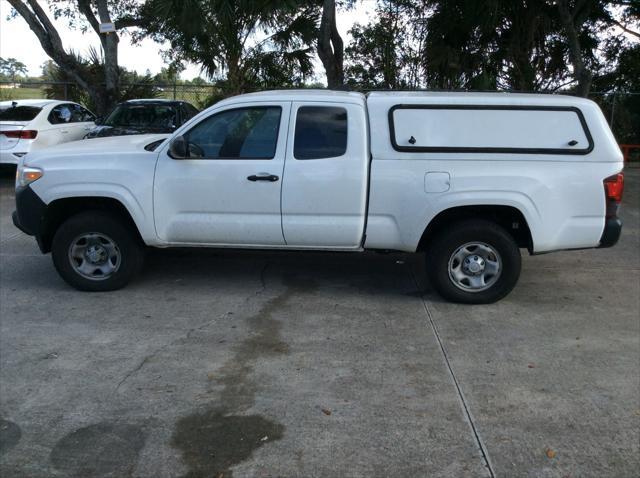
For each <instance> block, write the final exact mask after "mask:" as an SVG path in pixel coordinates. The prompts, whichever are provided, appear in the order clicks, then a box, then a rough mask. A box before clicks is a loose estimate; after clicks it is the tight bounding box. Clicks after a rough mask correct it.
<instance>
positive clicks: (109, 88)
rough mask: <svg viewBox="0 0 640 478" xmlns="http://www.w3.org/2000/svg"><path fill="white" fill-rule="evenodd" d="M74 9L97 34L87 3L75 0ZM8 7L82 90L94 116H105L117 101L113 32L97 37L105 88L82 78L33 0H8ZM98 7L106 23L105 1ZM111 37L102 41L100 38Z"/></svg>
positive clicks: (116, 61)
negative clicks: (102, 50)
mask: <svg viewBox="0 0 640 478" xmlns="http://www.w3.org/2000/svg"><path fill="white" fill-rule="evenodd" d="M77 1H78V9H79V10H80V12H81V13H82V14H83V15H84V16H85V17H86V18H87V21H88V22H89V23H90V25H91V27H92V28H93V29H94V31H95V32H96V33H97V34H99V23H98V20H97V19H96V17H95V15H94V14H93V12H92V10H91V4H90V0H77ZM8 2H9V4H10V5H11V6H12V7H13V8H14V9H15V10H16V11H17V12H18V13H19V14H20V16H21V17H22V18H23V19H24V20H25V21H26V22H27V24H28V25H29V28H30V29H31V31H33V33H34V34H35V35H36V37H37V38H38V41H39V42H40V45H41V46H42V49H43V50H44V52H45V53H46V54H47V55H48V56H49V57H50V58H51V59H52V60H53V61H55V62H56V64H57V65H58V66H59V67H60V68H61V69H63V70H64V71H65V72H66V73H67V74H68V75H69V76H71V78H73V80H74V81H75V82H76V83H77V84H78V86H79V87H80V88H82V89H83V90H85V91H86V92H87V93H88V94H89V96H90V97H91V100H92V101H93V102H94V104H95V105H96V113H97V114H98V115H100V116H103V115H106V114H107V113H109V111H110V110H111V109H112V107H113V106H114V104H115V102H116V101H117V91H118V86H119V81H118V80H119V78H118V76H119V70H118V37H117V35H116V34H115V33H112V34H109V35H101V36H100V41H101V42H102V44H103V48H104V56H105V85H100V84H95V83H92V82H91V81H90V80H89V79H88V78H86V77H85V73H84V71H83V69H82V67H81V65H79V64H78V62H77V60H76V58H75V57H74V56H73V55H72V54H69V53H67V52H66V51H65V49H64V46H63V45H62V40H61V39H60V35H59V34H58V31H57V30H56V28H55V26H54V25H53V23H51V20H49V17H48V16H47V14H46V12H45V11H44V10H43V9H42V7H41V6H40V4H39V3H38V1H37V0H26V2H27V3H25V2H24V1H22V0H8ZM98 7H99V8H103V9H105V11H106V15H107V16H106V18H107V20H106V21H109V20H108V18H109V16H108V10H106V8H107V2H106V0H98ZM107 36H108V37H112V38H109V39H107V38H102V37H107Z"/></svg>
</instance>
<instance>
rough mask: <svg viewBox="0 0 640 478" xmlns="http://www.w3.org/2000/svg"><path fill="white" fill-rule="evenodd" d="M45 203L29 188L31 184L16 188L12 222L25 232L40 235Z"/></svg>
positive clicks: (37, 236)
mask: <svg viewBox="0 0 640 478" xmlns="http://www.w3.org/2000/svg"><path fill="white" fill-rule="evenodd" d="M46 209H47V205H46V204H45V203H44V202H43V201H42V199H40V197H39V196H38V195H37V194H36V193H35V192H34V191H33V189H31V186H26V187H24V188H21V187H18V188H16V210H15V211H14V212H13V214H12V215H11V218H12V220H13V224H14V225H15V226H16V227H17V228H18V229H20V230H21V231H22V232H24V233H25V234H28V235H30V236H36V238H38V239H39V237H40V236H41V235H42V228H43V224H44V215H45V211H46Z"/></svg>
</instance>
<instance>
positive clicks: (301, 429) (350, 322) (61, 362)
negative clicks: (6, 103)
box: [0, 169, 640, 477]
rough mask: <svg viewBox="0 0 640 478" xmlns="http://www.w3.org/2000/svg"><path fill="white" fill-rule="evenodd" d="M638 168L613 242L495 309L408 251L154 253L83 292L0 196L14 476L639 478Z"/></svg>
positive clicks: (530, 270)
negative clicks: (126, 278) (18, 225)
mask: <svg viewBox="0 0 640 478" xmlns="http://www.w3.org/2000/svg"><path fill="white" fill-rule="evenodd" d="M639 173H640V169H630V170H629V171H627V175H626V178H627V187H626V193H625V194H626V196H625V200H624V209H623V213H622V215H623V218H624V220H625V228H624V232H623V237H622V240H621V243H620V244H619V245H618V246H617V247H615V248H612V249H606V250H589V251H579V252H563V253H558V254H550V255H544V256H537V257H525V258H524V264H523V275H522V278H521V280H520V283H519V285H518V286H517V288H516V290H515V291H514V292H513V293H512V294H511V295H510V296H509V297H507V298H506V299H505V300H503V301H502V302H500V303H498V304H495V305H490V306H460V305H453V304H448V303H445V302H443V301H441V299H440V298H439V297H438V296H437V295H436V294H435V293H433V292H432V291H431V290H430V289H429V286H428V284H426V279H425V273H424V265H423V263H422V261H423V258H422V257H421V256H415V257H414V256H407V255H400V254H390V255H379V254H352V255H350V254H320V253H306V254H299V253H260V252H224V251H223V252H219V251H213V250H209V251H202V250H178V251H153V252H151V253H150V254H149V257H148V260H147V266H146V268H145V271H144V273H143V274H142V276H141V277H139V278H138V279H137V280H136V281H135V282H134V283H132V284H131V285H130V286H129V287H128V288H126V289H124V290H122V291H118V292H113V293H103V294H89V293H82V292H77V291H75V290H73V289H71V288H69V287H68V286H67V285H66V284H65V283H63V282H62V280H61V279H60V278H59V277H58V276H57V274H56V272H55V271H54V269H53V266H52V263H51V258H50V256H43V255H41V254H40V253H39V251H38V249H37V246H36V244H35V241H34V240H33V238H30V237H27V236H25V235H23V234H21V233H20V232H19V231H17V230H16V229H15V228H14V227H13V225H11V223H10V218H9V216H10V213H11V211H12V210H13V203H12V201H13V196H12V187H13V186H12V180H11V178H10V177H8V176H6V175H5V177H4V178H3V179H2V180H1V185H0V192H1V202H0V208H1V217H0V419H1V421H0V475H2V476H6V477H20V476H25V477H51V476H73V477H91V476H113V477H121V476H135V477H165V476H166V477H172V476H189V477H200V476H202V477H205V476H206V477H220V476H224V477H228V476H231V475H233V476H235V477H244V476H257V477H276V476H283V477H316V476H318V477H325V476H326V477H338V476H339V477H343V476H344V477H385V476H394V477H396V476H398V477H400V476H402V477H404V476H411V477H414V476H450V477H461V476H470V477H477V476H501V477H503V476H504V477H512V476H531V477H541V476H543V477H547V476H549V477H556V476H557V477H578V476H594V477H603V476H615V477H623V476H638V473H639V470H640V449H639V448H640V445H639V443H640V373H639V366H640V319H639V305H640V304H639V296H640V239H639V238H640V236H639V233H640V218H639V215H640V207H639V204H640V199H639V192H640V174H639Z"/></svg>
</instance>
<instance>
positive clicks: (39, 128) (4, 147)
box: [0, 100, 96, 164]
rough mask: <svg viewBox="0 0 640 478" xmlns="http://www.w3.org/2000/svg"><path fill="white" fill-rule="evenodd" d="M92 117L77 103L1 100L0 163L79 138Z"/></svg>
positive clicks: (84, 132) (6, 162)
mask: <svg viewBox="0 0 640 478" xmlns="http://www.w3.org/2000/svg"><path fill="white" fill-rule="evenodd" d="M95 119H96V117H95V115H94V114H93V113H92V112H91V111H89V110H88V109H86V108H85V107H84V106H81V105H79V104H77V103H72V102H70V101H57V100H15V101H0V163H1V164H18V160H19V159H20V158H21V157H22V156H24V155H25V154H27V153H30V152H32V151H35V150H37V149H42V148H46V147H48V146H53V145H54V144H60V143H66V142H68V141H76V140H79V139H82V138H83V137H84V135H85V134H87V132H88V131H90V130H91V129H92V128H94V127H95Z"/></svg>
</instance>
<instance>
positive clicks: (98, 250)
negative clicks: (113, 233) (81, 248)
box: [85, 245, 109, 265]
mask: <svg viewBox="0 0 640 478" xmlns="http://www.w3.org/2000/svg"><path fill="white" fill-rule="evenodd" d="M85 257H86V258H87V260H88V261H89V262H91V264H96V265H99V264H104V263H105V262H107V259H108V257H109V254H108V253H107V250H106V249H105V248H104V247H102V246H101V245H91V246H89V247H87V250H86V251H85Z"/></svg>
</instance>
